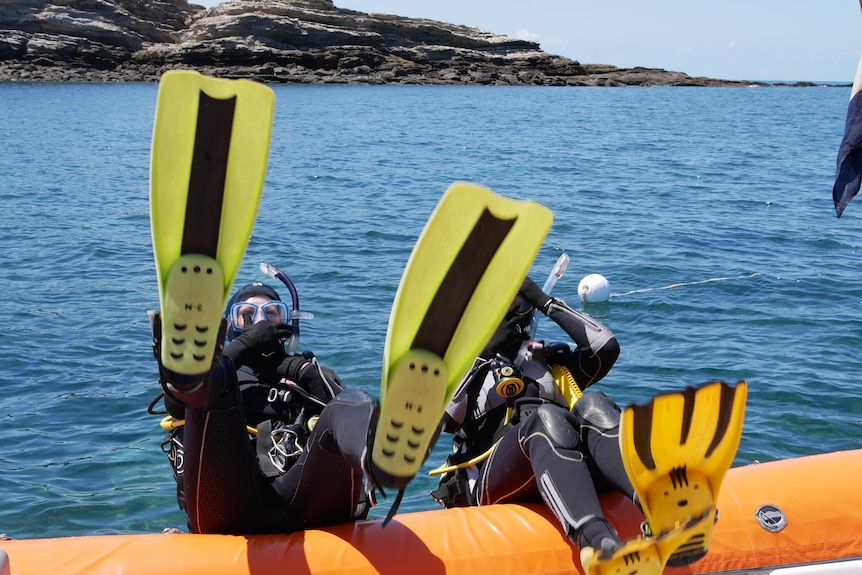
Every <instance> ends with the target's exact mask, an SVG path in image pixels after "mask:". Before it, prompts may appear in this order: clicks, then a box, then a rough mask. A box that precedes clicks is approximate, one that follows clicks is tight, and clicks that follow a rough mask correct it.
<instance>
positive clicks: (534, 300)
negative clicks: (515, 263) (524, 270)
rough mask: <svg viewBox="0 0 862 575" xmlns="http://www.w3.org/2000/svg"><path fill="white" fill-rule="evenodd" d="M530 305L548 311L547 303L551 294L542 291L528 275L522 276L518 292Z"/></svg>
mask: <svg viewBox="0 0 862 575" xmlns="http://www.w3.org/2000/svg"><path fill="white" fill-rule="evenodd" d="M518 293H520V294H521V295H522V296H524V299H525V300H527V303H529V304H530V305H531V306H533V307H534V308H536V309H537V310H539V311H541V312H542V313H547V312H548V304H549V303H550V302H551V296H549V295H548V294H546V293H545V292H543V291H542V288H540V287H539V286H538V284H536V282H534V281H533V280H531V279H530V276H527V277H526V278H524V283H523V284H521V289H520V291H519V292H518Z"/></svg>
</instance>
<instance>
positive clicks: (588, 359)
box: [546, 299, 620, 389]
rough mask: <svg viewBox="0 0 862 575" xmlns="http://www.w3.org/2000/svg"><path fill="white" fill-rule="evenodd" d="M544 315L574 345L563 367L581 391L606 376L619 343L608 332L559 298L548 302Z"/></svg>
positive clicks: (617, 352) (615, 355)
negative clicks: (567, 370)
mask: <svg viewBox="0 0 862 575" xmlns="http://www.w3.org/2000/svg"><path fill="white" fill-rule="evenodd" d="M546 315H547V316H548V317H549V318H550V319H551V320H553V321H554V323H556V324H557V325H559V326H560V327H561V328H562V329H563V331H565V332H566V334H568V336H569V337H571V338H572V341H573V342H574V343H575V349H574V350H573V352H572V354H571V355H570V357H568V358H566V361H565V365H566V367H568V368H569V370H570V371H571V372H572V375H573V376H574V378H575V381H577V382H578V385H579V386H580V388H581V389H586V388H587V387H588V386H590V385H592V384H594V383H595V382H597V381H598V380H600V379H601V378H603V377H604V376H605V375H607V373H608V372H609V371H610V369H611V367H613V365H614V363H615V362H616V360H617V357H619V355H620V346H619V343H618V342H617V338H616V336H614V334H613V333H612V332H611V330H610V329H608V328H607V327H606V326H604V325H602V324H601V323H599V322H597V321H596V320H594V319H593V318H591V317H590V316H588V315H587V314H585V313H581V312H578V311H575V310H573V309H572V308H570V307H569V306H568V305H567V304H566V302H564V301H562V300H559V299H552V300H551V301H550V303H549V304H548V307H547V312H546Z"/></svg>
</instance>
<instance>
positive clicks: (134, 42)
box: [0, 0, 752, 86]
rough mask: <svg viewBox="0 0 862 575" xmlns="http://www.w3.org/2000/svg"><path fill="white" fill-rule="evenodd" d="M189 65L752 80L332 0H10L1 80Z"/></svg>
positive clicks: (494, 78) (296, 75) (290, 73)
mask: <svg viewBox="0 0 862 575" xmlns="http://www.w3.org/2000/svg"><path fill="white" fill-rule="evenodd" d="M177 68H193V69H195V70H198V71H200V72H203V73H205V74H210V75H213V76H221V77H228V78H252V79H256V80H259V81H262V82H268V83H342V84H450V85H451V84H482V85H530V86H537V85H538V86H632V85H637V86H656V85H671V86H740V85H750V84H752V82H734V81H725V80H715V79H710V78H697V77H690V76H688V75H687V74H683V73H681V72H668V71H665V70H660V69H651V68H629V69H624V68H617V67H615V66H611V65H600V64H581V63H580V62H578V61H577V60H571V59H568V58H564V57H561V56H554V55H551V54H548V53H546V52H544V51H542V50H541V49H540V47H539V44H537V43H535V42H529V41H526V40H521V39H517V38H512V37H508V36H501V35H499V34H494V33H492V32H488V31H485V30H481V29H479V28H474V27H469V26H459V25H453V24H446V23H443V22H437V21H434V20H427V19H418V18H404V17H400V16H393V15H387V14H366V13H363V12H357V11H355V10H346V9H341V8H338V7H336V6H335V5H334V4H333V2H332V0H230V1H227V2H223V3H221V4H219V5H217V6H215V7H213V8H205V7H203V6H198V5H195V4H189V3H188V2H186V0H49V1H47V2H45V1H44V0H3V1H2V2H0V81H49V82H109V81H124V82H154V81H157V80H158V78H159V77H160V75H161V74H162V73H163V72H164V71H166V70H170V69H177Z"/></svg>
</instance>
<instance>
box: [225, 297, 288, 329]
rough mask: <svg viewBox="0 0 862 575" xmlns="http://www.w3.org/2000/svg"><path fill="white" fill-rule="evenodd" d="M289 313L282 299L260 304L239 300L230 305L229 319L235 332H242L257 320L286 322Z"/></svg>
mask: <svg viewBox="0 0 862 575" xmlns="http://www.w3.org/2000/svg"><path fill="white" fill-rule="evenodd" d="M289 313H290V312H289V311H288V309H287V304H286V303H284V302H283V301H268V302H266V303H262V304H256V303H252V302H249V301H241V302H238V303H235V304H233V305H232V306H230V321H231V324H232V325H233V328H234V329H235V330H236V331H237V332H242V331H243V330H244V329H245V328H247V327H251V326H252V325H253V324H255V323H258V322H259V321H268V322H270V323H286V322H287V320H288V315H289Z"/></svg>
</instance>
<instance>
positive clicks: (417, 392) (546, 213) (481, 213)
mask: <svg viewBox="0 0 862 575" xmlns="http://www.w3.org/2000/svg"><path fill="white" fill-rule="evenodd" d="M552 220H553V215H552V214H551V212H550V210H548V209H547V208H545V207H544V206H541V205H539V204H537V203H534V202H530V201H517V200H512V199H508V198H504V197H502V196H498V195H497V194H495V193H493V192H492V191H491V190H489V189H487V188H484V187H481V186H477V185H474V184H467V183H463V182H456V183H454V184H452V185H451V186H450V187H449V189H448V190H447V191H446V193H445V194H444V195H443V198H442V199H441V200H440V202H439V204H438V205H437V208H436V209H435V210H434V212H433V213H432V214H431V217H430V219H429V220H428V222H427V224H426V225H425V228H424V230H423V231H422V233H421V235H420V236H419V239H418V240H417V242H416V245H415V246H414V248H413V252H412V254H411V256H410V258H409V260H408V262H407V266H406V267H405V269H404V274H403V276H402V278H401V283H400V284H399V286H398V290H397V292H396V294H395V300H394V302H393V304H392V312H391V314H390V316H389V328H388V331H387V336H386V345H385V349H384V357H383V375H382V378H381V382H380V404H381V405H380V417H379V420H378V425H377V429H376V433H375V437H374V444H373V448H372V451H371V454H372V462H373V464H374V466H375V467H376V470H375V471H376V473H375V479H376V480H378V481H379V482H380V483H381V484H382V486H385V487H396V488H399V489H403V487H404V486H406V485H407V483H408V482H409V481H410V479H411V478H412V477H413V476H414V475H415V474H416V472H417V471H418V470H419V467H420V466H421V465H422V462H423V461H424V459H425V456H426V454H427V452H428V450H429V448H430V447H431V446H432V445H431V443H432V441H433V440H434V439H435V437H436V434H435V432H436V430H437V428H438V426H439V424H440V420H441V417H442V415H443V410H444V408H445V407H446V404H447V402H448V401H449V399H450V398H451V396H452V394H453V393H454V390H455V387H456V386H457V384H458V382H459V381H460V380H461V379H462V378H463V377H464V376H465V375H466V373H467V371H468V370H469V368H470V365H471V364H472V362H473V360H474V359H475V358H476V356H477V355H478V354H479V353H480V352H481V351H482V348H483V347H484V346H485V344H486V343H487V342H488V340H489V339H490V338H491V335H492V334H493V333H494V330H495V329H496V328H497V325H498V324H499V323H500V321H502V319H503V315H504V314H505V312H506V310H507V309H508V307H509V305H510V304H511V303H512V299H513V298H514V297H515V294H516V293H517V292H518V289H519V288H520V286H521V283H522V281H523V279H524V277H525V276H526V274H527V271H528V270H529V269H530V266H531V265H532V263H533V259H534V258H535V257H536V253H537V252H538V250H539V247H541V245H542V242H543V241H544V239H545V236H546V235H547V233H548V230H549V229H550V226H551V222H552Z"/></svg>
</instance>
